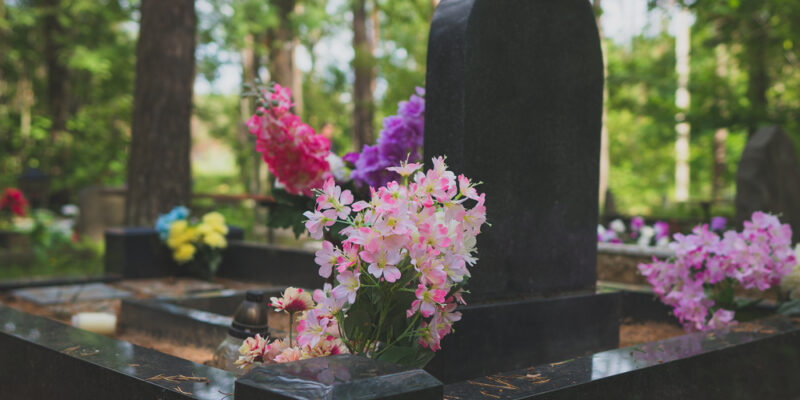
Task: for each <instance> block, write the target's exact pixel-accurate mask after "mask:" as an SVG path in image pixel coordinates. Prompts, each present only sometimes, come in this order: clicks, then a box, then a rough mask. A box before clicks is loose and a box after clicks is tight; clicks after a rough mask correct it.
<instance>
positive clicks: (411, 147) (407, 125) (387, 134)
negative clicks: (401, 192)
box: [343, 87, 425, 188]
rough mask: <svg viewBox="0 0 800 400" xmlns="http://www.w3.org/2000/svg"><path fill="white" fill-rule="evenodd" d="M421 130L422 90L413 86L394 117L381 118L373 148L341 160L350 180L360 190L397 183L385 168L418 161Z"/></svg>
mask: <svg viewBox="0 0 800 400" xmlns="http://www.w3.org/2000/svg"><path fill="white" fill-rule="evenodd" d="M424 128H425V89H423V88H421V87H417V88H416V94H413V95H411V98H409V99H408V101H401V102H400V103H398V104H397V115H392V116H390V117H386V118H384V120H383V130H381V132H380V135H379V136H378V140H377V143H376V144H375V145H364V147H363V148H362V149H361V152H356V153H349V154H347V155H345V156H344V157H343V159H344V161H345V162H347V163H348V164H349V165H350V166H351V167H352V172H351V173H350V178H351V179H352V180H353V181H354V182H355V183H356V184H357V185H360V186H361V187H373V188H376V187H381V186H384V185H386V184H387V183H389V182H391V181H396V180H399V179H400V176H399V175H398V174H397V172H394V171H391V170H389V168H390V167H397V166H399V165H400V163H401V162H407V163H416V162H418V161H421V160H422V145H423V138H424Z"/></svg>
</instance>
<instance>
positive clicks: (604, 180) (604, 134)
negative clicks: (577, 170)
mask: <svg viewBox="0 0 800 400" xmlns="http://www.w3.org/2000/svg"><path fill="white" fill-rule="evenodd" d="M593 8H594V12H595V15H596V19H597V30H598V32H599V33H600V43H601V45H602V47H603V79H604V80H607V79H608V54H607V53H606V45H605V40H604V38H603V24H602V21H601V19H600V16H601V15H602V14H603V5H602V2H601V0H594V4H593ZM610 166H611V159H610V156H609V147H608V84H607V83H606V84H604V85H603V126H602V128H601V129H600V184H599V186H600V190H599V193H598V197H599V204H600V210H601V212H602V211H603V210H605V205H606V193H607V192H608V175H609V170H610Z"/></svg>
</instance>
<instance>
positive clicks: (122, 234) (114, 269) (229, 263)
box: [105, 227, 324, 288]
mask: <svg viewBox="0 0 800 400" xmlns="http://www.w3.org/2000/svg"><path fill="white" fill-rule="evenodd" d="M243 237H244V232H243V231H242V229H241V228H237V227H230V231H229V232H228V235H227V239H228V247H227V248H226V249H225V250H224V252H223V253H222V263H221V264H220V266H219V270H218V271H217V275H216V276H218V277H220V278H228V279H238V280H246V281H260V282H269V283H272V284H274V285H287V286H298V287H304V288H316V287H321V286H322V284H323V283H324V281H323V279H322V278H320V276H319V274H318V272H317V269H316V268H313V265H314V251H309V250H302V249H293V248H285V247H281V246H275V245H269V244H260V243H248V242H244V241H242V238H243ZM105 240H106V256H105V271H106V273H107V274H114V275H119V276H121V277H123V278H126V279H129V278H158V277H164V276H175V275H180V274H181V273H182V271H183V269H182V268H181V267H180V266H178V265H177V264H176V263H175V262H174V261H173V260H172V255H171V254H170V252H169V249H167V246H166V245H165V244H164V243H162V242H161V239H160V238H159V237H158V233H157V232H156V231H155V230H154V229H151V228H114V229H109V230H107V231H106V235H105ZM295 266H308V268H294V267H295Z"/></svg>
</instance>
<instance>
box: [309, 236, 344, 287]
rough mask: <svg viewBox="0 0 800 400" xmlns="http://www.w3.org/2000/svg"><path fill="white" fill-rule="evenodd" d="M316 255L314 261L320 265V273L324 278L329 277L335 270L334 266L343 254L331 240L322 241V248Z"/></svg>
mask: <svg viewBox="0 0 800 400" xmlns="http://www.w3.org/2000/svg"><path fill="white" fill-rule="evenodd" d="M314 255H315V256H316V257H315V258H314V262H315V263H317V265H319V275H320V276H321V277H323V278H328V277H330V276H331V272H333V266H334V265H336V264H338V263H339V258H340V257H341V254H340V253H339V249H337V248H335V247H333V243H331V242H329V241H327V240H326V241H323V242H322V248H321V249H319V250H317V252H316V253H314Z"/></svg>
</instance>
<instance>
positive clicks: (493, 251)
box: [425, 0, 620, 382]
mask: <svg viewBox="0 0 800 400" xmlns="http://www.w3.org/2000/svg"><path fill="white" fill-rule="evenodd" d="M426 86H427V93H426V115H425V156H426V159H430V158H431V157H434V156H438V155H446V156H447V162H448V164H449V165H450V167H451V168H452V169H453V170H454V171H456V172H457V173H463V174H465V175H466V176H468V177H470V178H472V179H474V180H477V181H482V182H484V183H483V185H482V186H481V187H480V190H481V191H483V192H485V193H486V207H487V216H488V220H489V222H490V223H491V224H492V226H491V227H489V228H487V229H485V231H484V232H483V233H481V235H480V236H479V237H478V256H479V258H480V261H479V262H478V264H477V265H476V267H475V268H474V269H473V270H471V272H472V278H471V279H470V281H469V285H468V289H469V290H470V291H471V294H470V296H469V301H470V302H471V304H473V305H471V306H467V307H461V308H460V310H461V311H462V312H463V321H461V323H460V324H461V325H457V326H456V329H455V332H454V333H453V334H452V335H450V336H448V337H447V338H445V340H444V341H443V343H442V350H440V352H439V353H437V355H436V357H435V358H434V359H433V361H432V362H431V364H430V365H429V366H428V371H430V372H431V373H432V374H433V375H434V376H436V377H437V378H439V379H441V380H443V381H445V382H453V381H456V380H461V379H468V378H470V377H474V376H478V375H480V374H490V373H494V372H499V371H504V370H510V369H515V368H518V367H525V366H530V365H535V364H536V363H541V362H550V361H554V360H555V359H557V358H568V357H572V356H575V355H579V354H582V353H585V352H588V351H598V350H601V349H609V348H614V347H616V346H617V343H618V332H619V330H618V329H619V325H618V324H619V319H618V317H619V312H620V299H619V297H617V296H616V295H615V294H613V295H612V294H605V295H597V294H595V293H594V289H595V283H596V278H597V265H596V262H597V261H596V258H597V233H596V229H597V219H598V203H597V191H598V181H599V179H598V177H599V155H600V128H601V117H602V106H603V58H602V52H601V49H600V38H599V35H598V31H597V25H596V22H595V16H594V13H593V12H592V7H591V4H590V3H589V2H588V0H539V1H531V0H527V1H526V0H504V1H500V0H443V1H442V2H441V3H440V5H439V7H438V8H437V10H436V12H435V14H434V18H433V22H432V24H431V32H430V38H429V43H428V72H427V82H426ZM576 294H579V295H576ZM509 298H513V300H512V301H504V300H506V299H509ZM476 303H477V306H474V304H476ZM518 333H519V334H518ZM523 335H527V336H525V337H527V339H528V341H526V340H525V339H524V338H523ZM468 349H469V350H468ZM465 354H469V356H465ZM470 360H475V361H473V362H470Z"/></svg>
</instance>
